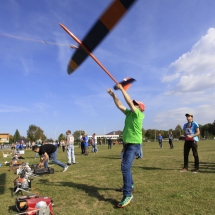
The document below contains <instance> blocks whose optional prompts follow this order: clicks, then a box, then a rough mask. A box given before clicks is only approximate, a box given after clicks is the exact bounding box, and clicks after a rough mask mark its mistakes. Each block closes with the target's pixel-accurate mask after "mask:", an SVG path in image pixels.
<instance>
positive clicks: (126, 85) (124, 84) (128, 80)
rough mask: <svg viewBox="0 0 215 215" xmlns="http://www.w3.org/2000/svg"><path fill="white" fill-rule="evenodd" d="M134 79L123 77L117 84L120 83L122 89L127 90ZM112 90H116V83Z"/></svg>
mask: <svg viewBox="0 0 215 215" xmlns="http://www.w3.org/2000/svg"><path fill="white" fill-rule="evenodd" d="M134 81H136V80H135V79H134V78H124V80H123V81H121V82H119V84H121V85H122V87H123V89H124V90H126V91H127V90H128V89H129V88H130V86H131V84H132V83H133V82H134ZM114 90H118V88H117V85H115V86H114Z"/></svg>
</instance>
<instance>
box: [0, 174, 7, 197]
mask: <svg viewBox="0 0 215 215" xmlns="http://www.w3.org/2000/svg"><path fill="white" fill-rule="evenodd" d="M5 183H6V173H2V174H1V175H0V184H1V186H0V195H3V194H4V192H5Z"/></svg>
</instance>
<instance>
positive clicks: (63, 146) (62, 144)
mask: <svg viewBox="0 0 215 215" xmlns="http://www.w3.org/2000/svg"><path fill="white" fill-rule="evenodd" d="M61 146H62V151H63V152H65V146H66V144H65V141H64V140H62V142H61Z"/></svg>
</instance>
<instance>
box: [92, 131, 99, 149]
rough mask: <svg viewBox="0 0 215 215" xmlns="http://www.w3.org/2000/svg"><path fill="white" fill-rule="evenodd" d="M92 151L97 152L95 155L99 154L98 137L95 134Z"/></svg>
mask: <svg viewBox="0 0 215 215" xmlns="http://www.w3.org/2000/svg"><path fill="white" fill-rule="evenodd" d="M92 151H93V152H95V153H97V152H98V148H97V136H96V134H95V133H94V134H93V135H92Z"/></svg>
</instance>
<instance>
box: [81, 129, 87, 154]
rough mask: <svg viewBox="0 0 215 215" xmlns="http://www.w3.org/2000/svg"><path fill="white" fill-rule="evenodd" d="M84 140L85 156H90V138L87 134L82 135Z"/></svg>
mask: <svg viewBox="0 0 215 215" xmlns="http://www.w3.org/2000/svg"><path fill="white" fill-rule="evenodd" d="M82 140H83V143H84V149H85V150H84V151H85V155H88V136H87V134H86V133H84V134H82Z"/></svg>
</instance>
